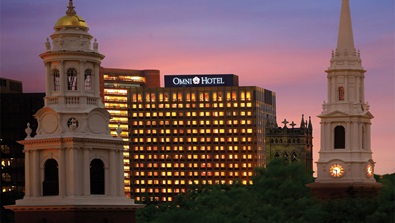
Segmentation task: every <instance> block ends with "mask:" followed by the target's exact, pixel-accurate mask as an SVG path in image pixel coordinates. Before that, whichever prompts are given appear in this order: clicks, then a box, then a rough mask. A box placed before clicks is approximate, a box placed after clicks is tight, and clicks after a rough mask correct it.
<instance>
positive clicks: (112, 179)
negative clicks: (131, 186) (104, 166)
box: [108, 149, 117, 196]
mask: <svg viewBox="0 0 395 223" xmlns="http://www.w3.org/2000/svg"><path fill="white" fill-rule="evenodd" d="M109 168H110V173H109V174H110V176H109V177H108V179H109V180H110V195H111V196H115V195H116V184H117V183H116V182H117V175H116V174H117V173H116V171H115V169H116V168H117V165H116V163H115V150H114V149H111V150H110V166H109Z"/></svg>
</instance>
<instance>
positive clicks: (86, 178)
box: [82, 148, 91, 196]
mask: <svg viewBox="0 0 395 223" xmlns="http://www.w3.org/2000/svg"><path fill="white" fill-rule="evenodd" d="M89 150H91V149H90V148H85V149H84V152H83V167H82V168H83V176H82V180H83V191H82V195H83V196H88V195H90V161H89Z"/></svg>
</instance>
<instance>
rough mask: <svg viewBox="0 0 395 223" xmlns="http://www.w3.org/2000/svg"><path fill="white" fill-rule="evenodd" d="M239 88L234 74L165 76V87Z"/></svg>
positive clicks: (237, 78) (237, 79)
mask: <svg viewBox="0 0 395 223" xmlns="http://www.w3.org/2000/svg"><path fill="white" fill-rule="evenodd" d="M213 86H239V77H238V76H237V75H234V74H205V75H204V74H203V75H202V74H196V75H165V87H213Z"/></svg>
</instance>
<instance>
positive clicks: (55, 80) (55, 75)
mask: <svg viewBox="0 0 395 223" xmlns="http://www.w3.org/2000/svg"><path fill="white" fill-rule="evenodd" d="M52 75H53V85H54V91H59V90H60V75H59V70H58V69H54V70H53V71H52Z"/></svg>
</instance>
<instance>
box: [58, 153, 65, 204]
mask: <svg viewBox="0 0 395 223" xmlns="http://www.w3.org/2000/svg"><path fill="white" fill-rule="evenodd" d="M59 150H60V151H59V196H60V197H64V196H65V195H66V164H65V162H66V159H65V151H64V150H65V148H59Z"/></svg>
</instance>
